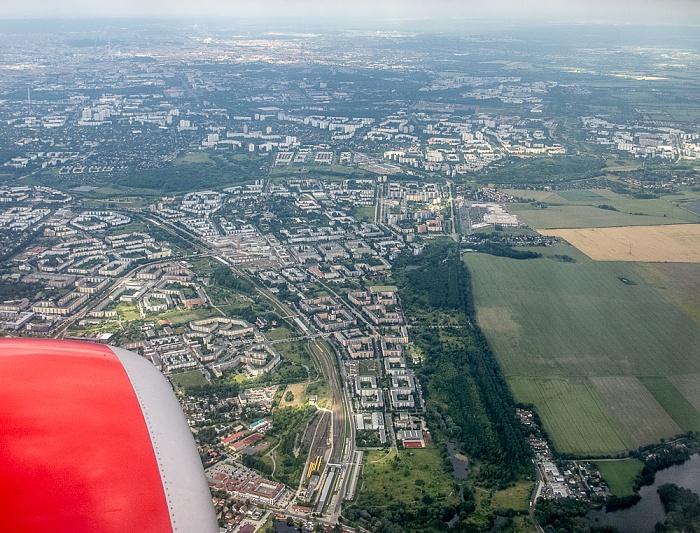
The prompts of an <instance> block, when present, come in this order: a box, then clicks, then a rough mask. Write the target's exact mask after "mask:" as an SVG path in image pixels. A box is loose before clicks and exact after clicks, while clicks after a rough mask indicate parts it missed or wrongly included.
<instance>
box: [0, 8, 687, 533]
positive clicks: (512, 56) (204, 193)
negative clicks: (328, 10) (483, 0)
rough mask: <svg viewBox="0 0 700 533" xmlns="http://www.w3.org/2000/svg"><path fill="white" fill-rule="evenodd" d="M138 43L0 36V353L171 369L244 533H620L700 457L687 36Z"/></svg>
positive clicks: (175, 30) (99, 30)
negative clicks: (660, 473)
mask: <svg viewBox="0 0 700 533" xmlns="http://www.w3.org/2000/svg"><path fill="white" fill-rule="evenodd" d="M120 24H122V23H120V22H116V21H114V22H104V21H95V22H94V23H92V24H89V25H88V24H87V23H80V24H79V23H77V22H63V23H61V24H58V25H57V26H56V27H54V28H44V27H42V26H41V25H40V24H39V23H37V24H35V25H32V24H29V23H26V24H18V25H16V26H12V27H11V26H9V25H7V24H5V25H4V26H2V31H0V43H1V46H0V49H1V50H2V51H1V52H0V72H1V73H2V75H1V76H0V258H1V262H0V276H1V278H2V281H1V282H0V329H2V331H3V332H4V334H5V335H8V336H41V337H50V338H63V339H77V340H84V341H89V342H94V343H103V344H109V345H113V346H119V347H122V348H126V349H128V350H131V351H133V352H136V353H138V354H140V355H141V356H143V357H144V358H146V359H148V360H149V361H151V362H152V363H153V365H154V366H155V367H156V368H157V369H158V370H159V371H161V372H162V373H163V375H164V376H166V377H167V379H168V380H169V381H170V383H171V384H172V387H173V389H174V391H175V393H176V395H177V397H178V399H179V401H180V403H181V405H182V409H183V412H184V414H185V417H186V419H187V423H188V424H189V426H190V428H191V430H192V433H193V435H194V438H195V441H196V443H197V448H198V450H199V453H200V456H201V459H202V463H203V465H204V468H205V473H206V477H207V481H208V482H209V487H210V490H211V495H212V501H213V504H214V507H215V509H216V513H217V518H218V521H219V526H220V527H221V531H222V532H231V533H233V532H237V531H240V532H243V533H250V532H253V531H264V532H268V531H278V532H291V531H314V532H316V531H353V532H367V531H370V532H373V533H398V532H402V531H405V532H427V531H455V532H468V531H493V532H503V533H505V532H531V531H536V532H544V531H548V532H550V531H552V532H559V531H562V532H564V531H599V532H602V531H618V529H617V527H620V526H619V524H615V525H613V524H611V523H607V522H606V520H605V519H604V518H600V516H607V515H613V514H615V512H613V509H624V508H631V507H633V506H634V505H635V504H637V502H638V501H639V500H640V496H639V494H640V489H643V488H644V487H645V486H647V485H651V484H652V483H653V482H654V475H655V473H656V471H657V470H661V469H664V468H666V467H669V466H670V465H679V464H683V463H684V462H685V461H686V460H688V459H689V458H691V457H694V454H695V453H697V452H698V449H700V441H699V440H698V435H700V434H699V433H698V432H700V351H699V350H700V307H699V304H698V302H700V91H699V90H698V84H699V83H700V78H699V77H698V73H699V72H700V49H698V43H697V38H696V36H694V35H693V34H692V32H690V33H687V32H686V33H684V32H683V31H679V33H678V34H677V35H675V36H674V39H673V40H669V39H665V38H664V37H663V36H661V37H659V38H658V39H659V41H658V42H656V41H653V40H652V41H650V42H646V41H645V40H644V38H642V37H640V36H639V35H638V34H636V33H635V32H634V31H631V30H627V29H623V30H620V32H618V33H615V32H613V31H612V30H611V29H610V28H604V27H590V28H582V27H578V28H570V31H567V32H566V35H565V36H562V35H561V33H562V31H563V30H562V29H561V28H549V29H547V30H546V31H543V33H541V32H535V31H534V30H533V31H526V30H522V31H520V32H518V31H516V30H513V32H512V33H508V34H498V35H490V34H489V35H484V36H471V37H464V36H458V35H455V36H452V35H449V34H442V35H432V34H427V33H422V32H419V31H413V30H411V31H359V30H357V31H345V32H338V33H335V34H329V33H323V32H319V33H311V32H310V33H308V34H303V35H302V34H297V33H285V32H268V31H265V30H260V29H251V28H250V27H235V28H233V29H231V28H225V27H223V26H221V27H217V25H215V24H212V25H211V26H210V27H207V26H205V25H189V26H188V25H182V26H178V27H175V26H174V27H172V28H168V27H165V26H163V25H148V24H146V23H143V24H141V25H139V24H136V23H133V24H130V25H128V26H127V25H126V23H123V24H122V25H120ZM86 25H87V26H86ZM548 31H551V36H548V34H547V32H548ZM587 31H588V32H593V33H594V34H595V35H596V37H595V39H596V40H597V41H599V44H597V45H595V46H593V45H591V44H590V39H591V37H590V35H588V34H587V33H586V32H587ZM649 39H652V37H649ZM553 43H557V44H556V46H555V45H553ZM690 488H692V487H690ZM695 490H697V489H695ZM659 494H660V497H661V502H662V503H663V508H664V510H665V511H666V512H667V514H664V515H663V516H661V517H660V519H659V522H660V524H659V526H657V528H661V529H657V530H658V531H681V530H683V531H695V530H696V529H682V528H684V527H691V526H689V524H691V525H692V527H695V528H697V527H698V524H699V523H700V518H698V516H699V513H698V512H697V509H698V508H700V500H699V499H698V496H697V494H695V493H693V492H690V491H687V489H685V488H680V487H678V486H676V485H673V484H670V485H669V484H666V485H662V488H660V489H659ZM604 505H607V510H608V511H609V513H607V515H606V514H605V513H602V512H601V511H596V510H595V509H596V508H600V507H602V506H604ZM693 509H694V510H695V514H693V512H691V511H692V510H693ZM594 513H599V515H595V516H596V518H592V517H593V515H594ZM664 516H666V521H665V522H664ZM684 520H685V522H684ZM646 527H650V528H653V527H654V523H650V524H647V526H646ZM664 528H665V529H664ZM619 530H620V531H629V530H625V529H624V527H622V528H621V529H619ZM648 531H652V529H649V530H648Z"/></svg>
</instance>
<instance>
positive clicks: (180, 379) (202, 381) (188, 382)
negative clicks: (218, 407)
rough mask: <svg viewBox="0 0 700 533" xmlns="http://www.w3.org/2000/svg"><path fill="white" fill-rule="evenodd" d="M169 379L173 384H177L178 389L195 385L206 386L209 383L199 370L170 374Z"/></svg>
mask: <svg viewBox="0 0 700 533" xmlns="http://www.w3.org/2000/svg"><path fill="white" fill-rule="evenodd" d="M170 377H171V378H172V380H173V381H174V382H175V383H177V384H178V386H179V387H181V388H184V389H187V387H192V386H195V385H206V384H207V383H209V382H208V381H207V379H206V378H205V377H204V375H203V374H202V371H201V370H190V371H188V372H182V373H180V374H172V375H171V376H170Z"/></svg>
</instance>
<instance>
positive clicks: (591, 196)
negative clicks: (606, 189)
mask: <svg viewBox="0 0 700 533" xmlns="http://www.w3.org/2000/svg"><path fill="white" fill-rule="evenodd" d="M557 195H558V196H561V197H562V198H564V200H569V201H571V202H587V203H588V202H601V201H604V200H605V197H604V196H601V195H600V194H598V193H597V192H595V191H591V190H589V189H571V190H569V191H558V192H557Z"/></svg>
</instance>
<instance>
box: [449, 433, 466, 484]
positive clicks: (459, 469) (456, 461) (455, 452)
mask: <svg viewBox="0 0 700 533" xmlns="http://www.w3.org/2000/svg"><path fill="white" fill-rule="evenodd" d="M447 453H449V454H450V463H452V473H453V474H454V476H455V477H456V478H457V479H467V477H469V460H468V459H467V457H466V456H465V455H464V453H463V452H461V451H460V450H459V449H458V448H457V447H456V446H455V445H454V444H453V443H451V442H448V443H447Z"/></svg>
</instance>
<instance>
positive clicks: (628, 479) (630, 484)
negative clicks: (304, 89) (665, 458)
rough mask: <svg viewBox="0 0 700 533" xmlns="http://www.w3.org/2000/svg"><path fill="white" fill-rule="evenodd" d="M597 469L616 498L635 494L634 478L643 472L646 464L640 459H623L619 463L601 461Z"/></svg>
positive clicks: (596, 465) (596, 464)
mask: <svg viewBox="0 0 700 533" xmlns="http://www.w3.org/2000/svg"><path fill="white" fill-rule="evenodd" d="M594 465H595V467H596V468H597V469H598V471H599V472H600V475H601V476H603V479H604V480H605V482H606V483H607V484H608V488H609V489H610V492H611V493H612V494H613V495H615V496H631V495H632V494H634V478H636V477H637V475H638V474H639V473H640V472H641V471H642V468H643V467H644V463H642V462H641V461H640V460H638V459H621V460H619V461H599V462H597V463H594Z"/></svg>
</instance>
